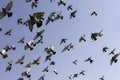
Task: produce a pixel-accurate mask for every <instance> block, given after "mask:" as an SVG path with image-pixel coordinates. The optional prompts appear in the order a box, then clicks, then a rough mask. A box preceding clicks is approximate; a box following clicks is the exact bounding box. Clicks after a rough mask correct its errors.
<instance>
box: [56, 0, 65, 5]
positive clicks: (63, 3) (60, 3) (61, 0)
mask: <svg viewBox="0 0 120 80" xmlns="http://www.w3.org/2000/svg"><path fill="white" fill-rule="evenodd" d="M60 5H63V6H66V3H65V2H64V0H60V1H59V2H58V6H60Z"/></svg>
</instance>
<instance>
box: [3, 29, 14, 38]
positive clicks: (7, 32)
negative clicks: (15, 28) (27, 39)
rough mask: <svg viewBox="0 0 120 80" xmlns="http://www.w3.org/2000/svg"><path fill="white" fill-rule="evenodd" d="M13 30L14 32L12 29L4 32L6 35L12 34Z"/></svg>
mask: <svg viewBox="0 0 120 80" xmlns="http://www.w3.org/2000/svg"><path fill="white" fill-rule="evenodd" d="M11 32H12V29H9V30H8V31H6V32H5V33H4V35H9V36H10V35H11Z"/></svg>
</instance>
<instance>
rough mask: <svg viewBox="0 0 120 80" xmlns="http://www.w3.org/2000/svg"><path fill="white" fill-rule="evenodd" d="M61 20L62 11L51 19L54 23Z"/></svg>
mask: <svg viewBox="0 0 120 80" xmlns="http://www.w3.org/2000/svg"><path fill="white" fill-rule="evenodd" d="M59 19H61V20H63V15H62V11H59V12H58V13H57V14H56V17H55V18H53V21H56V20H59Z"/></svg>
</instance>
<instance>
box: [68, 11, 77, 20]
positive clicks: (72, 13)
mask: <svg viewBox="0 0 120 80" xmlns="http://www.w3.org/2000/svg"><path fill="white" fill-rule="evenodd" d="M76 13H77V10H75V11H73V12H71V13H70V19H72V18H75V16H76Z"/></svg>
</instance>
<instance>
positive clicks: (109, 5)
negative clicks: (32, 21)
mask: <svg viewBox="0 0 120 80" xmlns="http://www.w3.org/2000/svg"><path fill="white" fill-rule="evenodd" d="M10 1H11V0H0V9H1V8H2V7H5V6H6V5H7V3H8V2H10ZM58 1H59V0H55V1H53V2H52V3H51V2H50V1H49V0H39V5H38V7H37V8H34V9H31V6H30V4H31V2H30V3H25V0H13V7H12V9H11V11H12V12H13V16H12V17H11V18H8V17H7V16H5V17H4V18H3V19H1V20H0V24H1V26H2V28H3V30H2V31H1V32H0V50H2V48H3V47H5V45H15V46H16V50H15V51H9V52H8V55H9V57H8V58H7V59H3V58H2V56H1V55H0V63H1V64H0V80H17V79H18V78H19V77H20V76H21V72H23V71H25V70H26V68H24V66H25V65H26V64H27V63H29V62H31V61H33V60H34V59H36V58H37V57H38V56H41V60H40V65H39V66H33V67H32V68H31V75H32V76H31V80H38V78H39V77H40V76H42V75H43V74H45V75H46V76H45V80H49V79H51V80H69V79H68V77H67V76H69V75H71V74H74V73H79V72H80V71H81V70H85V71H86V72H85V76H79V77H78V78H75V80H80V79H81V80H98V79H99V78H100V77H101V76H102V75H104V76H105V80H119V74H120V69H119V66H120V61H119V60H118V62H117V63H116V64H113V65H112V66H110V59H111V56H108V53H109V52H110V51H111V50H112V49H114V48H116V51H115V52H116V53H119V52H120V45H119V42H120V37H119V34H120V31H119V30H120V10H119V8H120V1H119V0H64V1H65V2H66V5H69V4H72V5H73V9H74V10H78V12H77V14H76V17H75V18H73V19H69V15H70V12H71V11H70V12H68V11H67V9H66V7H67V6H57V2H58ZM94 10H95V11H96V12H97V13H98V16H91V15H90V14H91V12H92V11H94ZM53 11H57V12H58V11H62V14H63V16H64V19H63V20H58V21H55V22H53V23H49V24H48V25H47V26H46V25H45V22H46V19H47V16H48V15H49V14H50V13H51V12H53ZM34 12H45V20H44V21H43V25H42V27H41V28H37V27H34V29H33V32H30V31H29V29H28V27H26V26H23V25H17V19H18V18H23V19H24V20H27V19H28V18H29V14H33V13H34ZM9 29H12V30H13V31H12V35H11V36H5V35H4V33H5V32H6V31H7V30H9ZM42 29H45V33H44V34H43V37H44V38H43V44H39V45H37V46H36V47H35V48H34V50H33V51H30V50H26V51H25V50H24V46H25V44H18V43H17V41H18V40H19V39H20V38H22V37H23V36H25V43H27V42H28V41H30V40H32V39H33V38H34V35H35V34H36V32H38V31H40V30H42ZM102 29H103V36H102V37H101V38H98V40H97V41H95V42H92V40H91V38H90V35H91V33H92V32H99V31H100V30H102ZM82 35H86V37H85V38H86V40H87V41H86V42H82V43H79V37H80V36H82ZM61 38H67V39H68V41H67V43H65V44H63V45H59V43H60V40H61ZM69 43H73V44H74V49H72V50H70V51H66V52H64V53H61V50H62V49H63V48H64V46H65V45H67V44H69ZM50 45H53V46H54V47H55V51H56V52H57V53H56V55H55V56H53V57H52V60H53V61H55V62H56V64H55V65H54V66H50V68H49V72H48V73H43V72H41V71H42V70H43V68H45V67H46V66H47V65H49V62H44V59H45V53H44V52H43V50H44V48H45V47H47V46H50ZM105 46H107V47H109V50H108V52H107V53H105V54H103V52H102V48H103V47H105ZM23 54H25V60H24V62H25V63H24V64H23V65H16V64H15V61H16V60H17V59H18V58H20V57H21V56H22V55H23ZM90 56H92V58H93V59H94V61H95V62H94V63H93V64H89V63H85V62H84V60H85V59H86V58H87V57H90ZM10 60H12V61H13V66H12V70H11V71H10V72H9V71H8V72H5V68H6V67H7V66H8V64H7V63H8V62H9V61H10ZM74 60H78V64H77V65H73V64H72V61H74ZM54 69H56V70H57V71H58V75H55V74H54V73H53V70H54ZM24 80H27V78H25V79H24Z"/></svg>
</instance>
